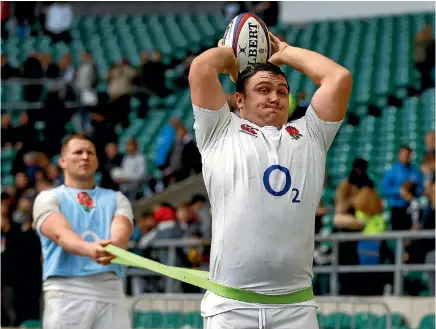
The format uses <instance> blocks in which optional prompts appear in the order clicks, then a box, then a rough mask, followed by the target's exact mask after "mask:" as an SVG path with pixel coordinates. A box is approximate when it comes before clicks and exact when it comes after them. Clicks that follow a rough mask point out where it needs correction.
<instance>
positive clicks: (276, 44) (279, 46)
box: [268, 32, 289, 66]
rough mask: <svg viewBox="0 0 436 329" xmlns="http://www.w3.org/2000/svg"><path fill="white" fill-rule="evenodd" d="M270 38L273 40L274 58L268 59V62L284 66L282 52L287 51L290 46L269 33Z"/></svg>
mask: <svg viewBox="0 0 436 329" xmlns="http://www.w3.org/2000/svg"><path fill="white" fill-rule="evenodd" d="M269 37H270V39H271V46H272V50H273V54H272V56H271V57H270V58H269V59H268V62H270V63H272V64H274V65H277V66H280V65H283V64H284V61H283V58H282V52H283V50H285V49H286V48H287V47H288V46H289V45H288V44H287V43H286V42H284V41H280V39H279V38H277V37H276V36H275V35H274V34H272V33H271V32H269Z"/></svg>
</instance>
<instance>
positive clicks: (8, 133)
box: [1, 113, 15, 148]
mask: <svg viewBox="0 0 436 329" xmlns="http://www.w3.org/2000/svg"><path fill="white" fill-rule="evenodd" d="M14 143H15V137H14V127H13V126H12V123H11V116H10V115H9V113H2V130H1V145H2V148H12V147H13V144H14Z"/></svg>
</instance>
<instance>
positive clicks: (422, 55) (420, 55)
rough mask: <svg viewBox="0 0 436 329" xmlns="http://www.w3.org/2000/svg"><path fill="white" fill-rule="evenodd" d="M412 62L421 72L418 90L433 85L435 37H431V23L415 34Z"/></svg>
mask: <svg viewBox="0 0 436 329" xmlns="http://www.w3.org/2000/svg"><path fill="white" fill-rule="evenodd" d="M413 62H414V64H415V67H416V69H417V70H418V71H419V72H420V74H421V85H420V87H421V88H420V91H421V92H423V91H424V90H425V89H427V88H432V87H434V81H433V78H432V76H431V75H432V70H433V69H434V65H435V38H434V37H433V31H432V27H431V25H426V26H425V27H424V29H423V30H422V31H421V32H419V33H418V34H417V35H416V36H415V40H414V49H413Z"/></svg>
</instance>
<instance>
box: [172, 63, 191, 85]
mask: <svg viewBox="0 0 436 329" xmlns="http://www.w3.org/2000/svg"><path fill="white" fill-rule="evenodd" d="M194 58H195V56H188V57H186V58H185V60H184V61H183V62H182V64H180V65H179V67H178V68H177V70H178V71H180V76H179V77H177V78H176V79H175V80H174V85H175V86H176V87H178V88H180V89H185V88H187V87H188V86H189V70H190V69H191V63H192V61H193V60H194Z"/></svg>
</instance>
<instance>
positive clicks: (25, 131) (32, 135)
mask: <svg viewBox="0 0 436 329" xmlns="http://www.w3.org/2000/svg"><path fill="white" fill-rule="evenodd" d="M19 123H20V124H19V125H18V126H17V127H15V128H14V133H13V134H14V137H15V143H16V145H17V146H18V147H19V148H20V149H22V151H23V152H24V153H27V152H30V151H34V150H36V149H37V148H38V143H39V136H38V132H37V130H36V129H35V127H34V126H33V124H32V123H31V122H30V118H29V115H28V114H27V112H22V113H21V114H20V117H19Z"/></svg>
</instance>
